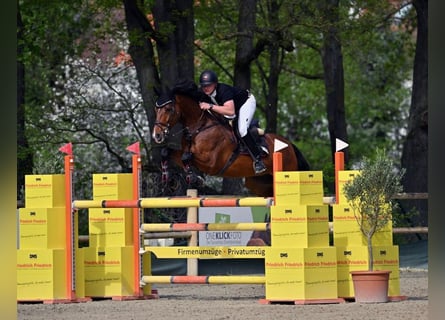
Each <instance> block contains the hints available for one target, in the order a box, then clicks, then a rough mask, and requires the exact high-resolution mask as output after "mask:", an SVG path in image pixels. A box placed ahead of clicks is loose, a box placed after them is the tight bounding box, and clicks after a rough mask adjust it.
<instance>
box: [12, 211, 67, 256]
mask: <svg viewBox="0 0 445 320" xmlns="http://www.w3.org/2000/svg"><path fill="white" fill-rule="evenodd" d="M19 234H20V236H19V239H20V244H19V246H20V249H37V248H41V249H56V248H58V249H63V248H65V208H64V207H59V208H20V209H19Z"/></svg>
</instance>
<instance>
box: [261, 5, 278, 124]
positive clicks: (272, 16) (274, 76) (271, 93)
mask: <svg viewBox="0 0 445 320" xmlns="http://www.w3.org/2000/svg"><path fill="white" fill-rule="evenodd" d="M269 8H270V9H269V10H270V12H269V24H270V25H271V26H272V28H273V29H275V28H278V26H279V23H280V21H279V18H278V16H279V15H278V13H279V4H278V3H277V1H271V3H270V7H269ZM275 36H276V35H275ZM273 42H275V43H272V44H271V45H270V46H269V48H268V51H269V76H268V79H267V85H268V89H269V90H268V92H267V97H266V103H267V105H266V107H265V109H266V119H267V127H266V132H277V114H278V111H277V105H278V78H279V73H280V69H281V68H280V62H279V61H280V47H279V39H277V37H274V38H273Z"/></svg>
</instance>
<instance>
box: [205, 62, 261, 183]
mask: <svg viewBox="0 0 445 320" xmlns="http://www.w3.org/2000/svg"><path fill="white" fill-rule="evenodd" d="M199 83H200V86H201V90H202V91H203V92H204V93H205V94H206V95H207V96H208V98H209V99H210V100H209V101H211V102H209V103H207V102H200V104H199V106H200V107H201V109H202V110H212V111H213V112H216V113H219V114H221V115H223V116H224V117H226V118H228V119H234V118H236V117H238V126H236V127H237V128H238V133H239V136H240V137H241V140H242V141H243V143H244V144H245V145H246V147H247V149H248V150H249V153H250V155H251V157H252V158H253V169H254V170H255V174H259V173H262V172H264V171H266V166H265V165H264V163H263V161H262V160H261V149H260V148H259V147H258V145H257V144H256V142H255V140H254V138H253V137H252V136H251V134H250V132H249V130H248V129H249V125H250V123H251V121H252V118H253V115H254V113H255V110H256V100H255V97H254V96H253V94H251V93H250V92H249V91H248V90H243V89H240V88H237V87H233V86H230V85H228V84H225V83H220V82H218V76H217V75H216V73H215V72H214V71H212V70H205V71H203V72H202V73H201V75H200V77H199Z"/></svg>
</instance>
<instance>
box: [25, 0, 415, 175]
mask: <svg viewBox="0 0 445 320" xmlns="http://www.w3.org/2000/svg"><path fill="white" fill-rule="evenodd" d="M145 3H147V2H145ZM276 3H277V4H280V6H279V7H278V15H277V18H279V19H278V20H276V19H275V17H273V16H272V14H271V12H272V11H271V10H270V5H271V2H270V1H263V0H259V1H258V5H257V18H256V24H257V28H256V32H255V33H254V35H253V37H254V41H255V44H257V43H258V41H259V40H263V39H273V37H274V36H275V37H278V36H282V37H283V39H284V40H290V41H291V43H292V45H293V47H294V50H289V51H286V50H281V59H282V60H281V62H280V63H281V65H282V69H281V72H280V75H279V99H278V110H277V111H278V119H277V123H278V126H277V133H278V134H280V135H283V136H285V137H287V138H289V139H290V140H291V141H292V142H294V143H295V144H296V145H298V147H299V148H300V149H301V150H302V152H303V154H305V156H306V157H307V159H308V161H309V163H310V164H311V167H312V169H313V170H323V171H325V170H330V167H329V164H332V154H331V151H330V143H329V133H328V127H327V126H328V121H327V116H326V106H325V92H324V90H325V88H324V83H323V77H322V70H323V68H322V65H321V60H320V50H319V48H320V45H321V39H322V37H321V31H322V30H321V29H322V28H325V27H326V24H325V19H324V18H325V17H323V16H322V15H321V14H320V12H319V11H318V10H317V1H315V2H314V1H309V0H304V1H299V2H276ZM20 6H21V10H22V15H23V20H24V24H25V26H26V27H27V28H25V29H26V33H25V35H24V38H23V39H19V41H22V42H24V43H25V44H26V47H25V48H26V50H25V52H24V53H23V55H22V56H19V57H18V59H20V60H21V61H23V62H24V63H25V66H26V77H27V78H26V79H27V81H26V119H27V124H26V130H27V137H28V139H29V141H30V145H31V148H32V153H33V154H34V155H35V157H34V159H36V163H35V169H34V172H39V173H53V172H60V170H61V161H59V159H60V157H61V156H60V153H58V152H57V149H58V147H59V146H60V145H62V144H64V143H66V142H67V141H72V142H73V143H74V145H75V152H76V162H77V163H79V164H78V165H79V171H84V172H85V173H84V176H85V177H79V178H78V179H77V180H78V181H82V183H85V181H88V177H89V176H88V175H90V174H91V173H93V172H104V171H106V172H120V171H125V170H128V168H129V165H130V163H131V162H130V157H129V154H128V153H126V152H125V147H126V146H127V145H129V144H130V143H132V142H134V141H135V140H138V141H141V142H143V143H144V144H145V150H146V151H147V155H148V151H149V150H150V148H151V147H150V138H149V134H148V131H147V128H148V123H147V120H146V115H145V114H144V110H143V108H142V107H141V98H140V96H139V83H138V81H137V76H136V74H135V72H134V69H133V67H132V66H131V65H125V64H122V65H118V66H116V65H113V64H111V63H110V62H109V61H106V59H105V58H106V57H107V58H109V57H111V56H113V55H114V56H116V53H118V52H119V51H120V50H122V51H126V49H127V43H126V41H125V38H126V36H127V35H126V34H123V31H124V30H125V27H124V26H123V22H122V19H118V17H119V16H118V15H116V14H113V13H112V10H113V9H117V10H118V11H119V10H121V9H122V2H120V1H117V0H100V1H96V2H94V3H91V2H90V1H84V0H76V1H69V2H52V1H42V0H39V1H29V0H23V1H20ZM340 6H341V21H340V22H339V25H338V27H339V28H340V31H341V37H342V38H341V41H342V50H343V55H344V57H343V58H344V67H345V107H346V110H345V112H346V115H347V116H346V120H347V124H348V134H349V139H348V141H347V142H348V143H349V144H350V146H351V148H350V150H351V152H350V163H351V166H352V165H355V164H356V163H359V160H360V157H361V156H369V155H371V154H372V150H374V149H375V148H377V147H384V148H386V149H388V150H389V153H388V156H389V157H391V158H394V159H395V158H398V157H399V154H400V149H401V146H402V143H401V141H402V139H403V138H404V134H405V131H404V129H405V128H406V118H407V113H408V104H409V95H410V85H409V80H410V77H411V75H410V72H411V71H412V68H411V64H412V57H413V48H412V43H413V40H412V38H410V37H411V35H412V33H411V31H412V29H404V28H399V29H394V28H392V27H391V26H393V25H394V23H393V22H394V19H392V18H391V19H387V17H394V16H395V15H394V14H393V13H394V12H396V11H395V9H393V8H389V7H387V1H380V0H378V1H377V0H373V1H342V2H340ZM365 6H366V8H367V15H359V14H358V12H360V10H361V9H362V8H363V7H365ZM147 8H148V7H147ZM391 10H392V11H391ZM407 12H408V13H407V14H406V15H405V16H402V18H401V19H405V20H408V19H412V13H410V12H411V11H410V8H409V7H407ZM121 13H122V12H121ZM147 13H149V12H148V11H147ZM194 16H195V39H196V41H195V42H196V44H197V45H196V48H197V49H196V51H195V68H196V71H197V72H196V73H195V74H196V75H198V74H199V72H200V71H202V70H203V69H204V68H212V69H215V70H216V71H217V72H218V75H219V76H220V79H221V81H224V82H228V83H231V82H233V74H232V73H233V69H234V68H233V67H234V66H233V65H234V56H235V42H236V41H235V40H236V37H237V36H238V35H237V30H236V26H237V19H238V12H237V2H236V1H205V2H197V3H196V4H195V8H194ZM120 18H122V16H120ZM277 21H278V23H277V24H274V23H276V22H277ZM402 22H403V21H402ZM104 36H105V37H106V38H107V42H106V43H107V46H106V47H105V49H106V48H108V49H109V48H110V47H112V48H113V50H108V51H107V54H108V55H105V54H99V53H100V52H101V50H103V49H104V47H103V46H101V44H103V43H102V42H101V41H100V40H101V39H103V37H104ZM91 44H94V47H91ZM271 47H273V45H269V46H268V47H266V50H263V51H262V52H261V53H260V54H259V56H258V57H257V58H256V60H255V62H254V63H253V64H252V90H253V92H254V94H255V96H256V98H257V102H258V109H257V114H256V115H255V116H256V117H257V118H259V119H260V123H261V125H262V127H266V123H267V121H268V120H269V119H266V118H265V113H264V111H265V110H267V108H268V107H269V106H268V104H267V99H266V97H267V92H268V83H267V81H266V79H267V73H268V71H267V70H269V64H270V62H269V59H268V58H269V52H268V50H267V49H271ZM86 48H88V51H85V49H86ZM116 50H117V51H116ZM81 54H83V55H81ZM87 58H89V60H87ZM147 161H149V159H147ZM326 181H327V182H328V183H329V181H331V176H329V174H327V176H326ZM213 182H214V181H213V180H212V183H213Z"/></svg>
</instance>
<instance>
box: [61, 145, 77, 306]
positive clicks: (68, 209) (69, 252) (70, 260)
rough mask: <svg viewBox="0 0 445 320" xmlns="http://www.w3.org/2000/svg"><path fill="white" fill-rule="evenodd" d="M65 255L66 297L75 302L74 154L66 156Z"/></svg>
mask: <svg viewBox="0 0 445 320" xmlns="http://www.w3.org/2000/svg"><path fill="white" fill-rule="evenodd" d="M64 166H65V247H66V250H65V254H66V268H65V278H66V284H67V285H66V296H67V298H68V300H74V299H75V298H76V286H75V278H74V277H75V258H74V250H75V249H76V246H74V243H77V241H75V239H74V238H75V236H74V234H75V232H74V225H75V223H74V212H73V209H72V199H73V188H72V181H73V171H74V158H73V155H72V153H71V154H68V155H66V156H65V165H64Z"/></svg>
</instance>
